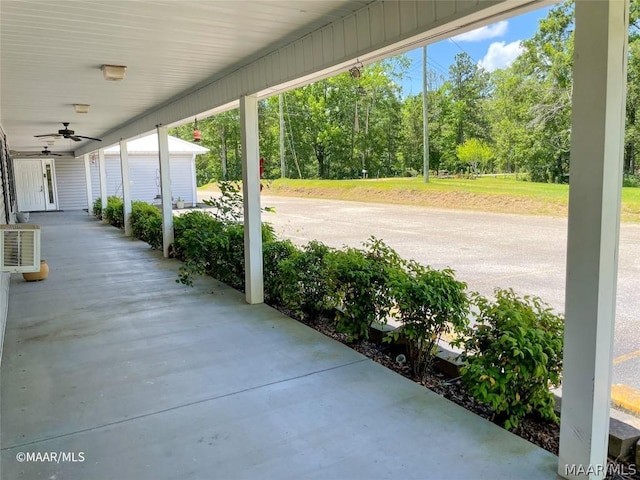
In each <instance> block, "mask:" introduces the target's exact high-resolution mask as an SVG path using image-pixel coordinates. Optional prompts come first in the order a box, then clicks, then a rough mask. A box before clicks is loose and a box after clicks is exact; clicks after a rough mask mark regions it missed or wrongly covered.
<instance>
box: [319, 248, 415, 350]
mask: <svg viewBox="0 0 640 480" xmlns="http://www.w3.org/2000/svg"><path fill="white" fill-rule="evenodd" d="M364 246H365V248H366V249H367V250H359V249H356V248H346V249H344V250H342V251H339V252H336V253H335V254H334V255H333V256H332V257H331V266H330V269H331V271H330V275H331V276H332V278H333V282H335V283H334V285H335V297H336V298H337V300H338V302H339V304H340V306H341V308H340V309H338V310H337V312H336V317H335V320H336V329H337V330H338V331H339V332H342V333H347V334H349V336H350V337H351V339H362V338H369V327H370V326H371V324H372V323H373V322H379V323H386V322H387V316H388V315H389V311H390V309H391V307H392V306H393V304H394V299H393V297H392V295H391V290H390V278H391V276H392V275H394V274H395V273H397V271H399V270H401V268H402V263H403V262H402V260H401V259H400V257H399V256H398V254H397V253H396V252H395V251H394V250H393V249H392V248H390V247H389V246H387V245H386V244H385V243H384V242H382V241H381V240H377V239H375V238H373V237H371V239H370V240H369V241H368V242H366V243H365V244H364Z"/></svg>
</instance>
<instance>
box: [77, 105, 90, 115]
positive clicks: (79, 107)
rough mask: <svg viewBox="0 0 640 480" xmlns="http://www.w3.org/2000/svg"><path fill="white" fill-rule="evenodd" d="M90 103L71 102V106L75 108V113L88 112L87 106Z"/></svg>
mask: <svg viewBox="0 0 640 480" xmlns="http://www.w3.org/2000/svg"><path fill="white" fill-rule="evenodd" d="M90 106H91V105H89V104H87V103H74V104H73V108H74V109H75V111H76V113H89V107H90Z"/></svg>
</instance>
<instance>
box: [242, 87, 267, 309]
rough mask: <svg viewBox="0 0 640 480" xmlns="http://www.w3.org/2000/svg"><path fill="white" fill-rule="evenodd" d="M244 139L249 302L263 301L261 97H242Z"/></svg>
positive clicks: (246, 294) (245, 254) (243, 181)
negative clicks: (259, 111)
mask: <svg viewBox="0 0 640 480" xmlns="http://www.w3.org/2000/svg"><path fill="white" fill-rule="evenodd" d="M240 136H241V139H242V200H243V205H244V264H245V277H244V278H245V297H246V300H247V303H262V302H263V301H264V287H263V286H264V278H263V276H262V221H261V218H260V153H259V147H258V97H257V96H255V95H250V96H243V97H240Z"/></svg>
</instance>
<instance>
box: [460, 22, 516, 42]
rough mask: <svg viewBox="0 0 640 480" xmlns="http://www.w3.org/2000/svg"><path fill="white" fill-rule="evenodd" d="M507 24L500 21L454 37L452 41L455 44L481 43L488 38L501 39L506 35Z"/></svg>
mask: <svg viewBox="0 0 640 480" xmlns="http://www.w3.org/2000/svg"><path fill="white" fill-rule="evenodd" d="M508 25H509V22H507V21H506V20H502V21H501V22H498V23H494V24H493V25H487V26H486V27H481V28H477V29H475V30H471V31H470V32H467V33H461V34H460V35H456V36H455V37H453V39H454V40H455V41H456V42H481V41H483V40H488V39H490V38H497V37H502V36H503V35H504V34H505V33H507V26H508Z"/></svg>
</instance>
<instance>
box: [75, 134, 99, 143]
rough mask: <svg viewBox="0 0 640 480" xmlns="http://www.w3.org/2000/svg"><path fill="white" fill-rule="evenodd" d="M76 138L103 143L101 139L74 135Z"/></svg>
mask: <svg viewBox="0 0 640 480" xmlns="http://www.w3.org/2000/svg"><path fill="white" fill-rule="evenodd" d="M74 137H78V138H86V139H87V140H95V141H96V142H101V141H102V139H101V138H94V137H85V136H84V135H74Z"/></svg>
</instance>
